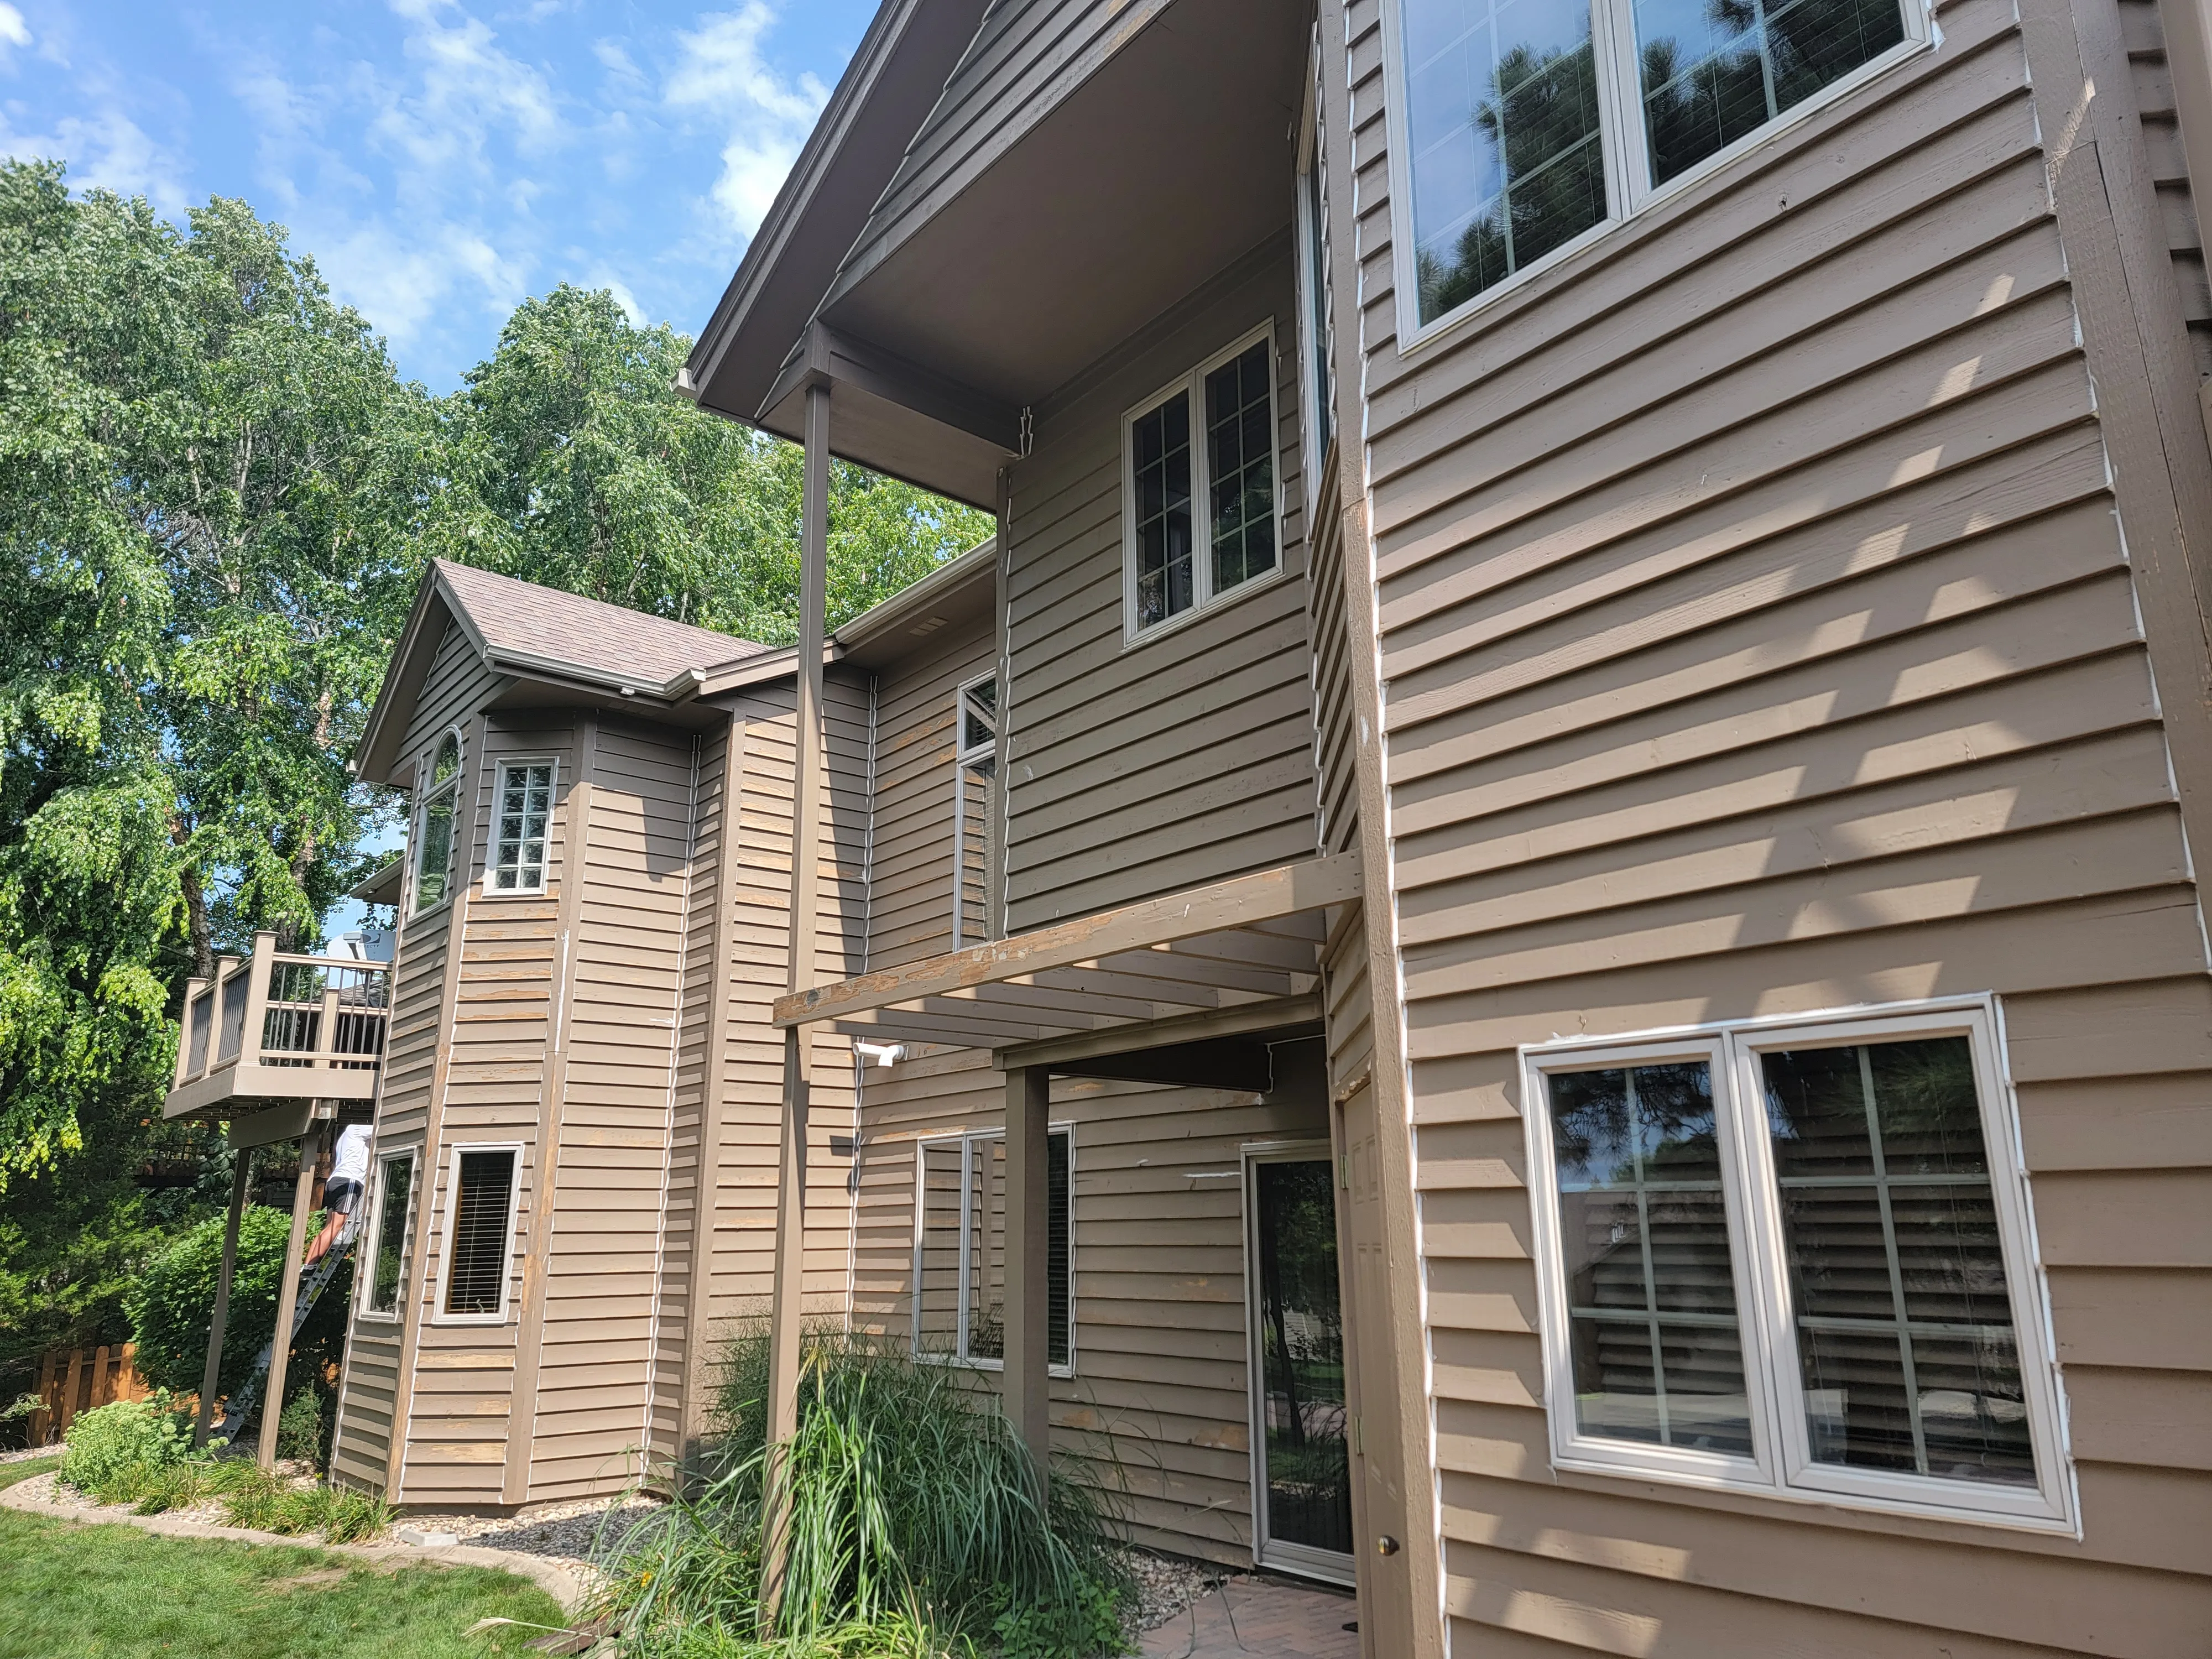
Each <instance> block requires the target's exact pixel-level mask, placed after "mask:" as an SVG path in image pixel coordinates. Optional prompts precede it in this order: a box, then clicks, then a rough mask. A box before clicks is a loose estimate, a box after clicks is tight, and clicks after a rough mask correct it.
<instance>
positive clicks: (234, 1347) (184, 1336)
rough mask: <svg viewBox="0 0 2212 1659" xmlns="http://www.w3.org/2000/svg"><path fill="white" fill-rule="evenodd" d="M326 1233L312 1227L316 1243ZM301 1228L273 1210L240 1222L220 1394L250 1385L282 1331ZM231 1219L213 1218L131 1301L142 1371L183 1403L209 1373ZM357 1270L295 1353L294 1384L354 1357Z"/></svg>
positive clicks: (153, 1266) (346, 1273)
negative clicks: (351, 1336) (295, 1236)
mask: <svg viewBox="0 0 2212 1659" xmlns="http://www.w3.org/2000/svg"><path fill="white" fill-rule="evenodd" d="M318 1225H319V1220H316V1219H313V1218H311V1219H310V1221H309V1223H308V1231H309V1232H310V1233H311V1234H312V1233H313V1231H314V1230H315V1228H316V1227H317V1226H318ZM291 1231H292V1218H291V1217H290V1216H289V1215H288V1214H286V1213H285V1212H283V1211H282V1210H280V1209H277V1208H276V1207H274V1206H270V1205H265V1204H254V1205H249V1206H247V1207H246V1212H245V1213H244V1214H243V1215H242V1216H241V1217H240V1221H239V1228H238V1267H237V1270H236V1272H235V1273H234V1276H233V1278H232V1280H231V1287H230V1313H229V1316H228V1319H227V1320H226V1321H225V1322H224V1325H223V1335H222V1371H221V1373H220V1381H219V1382H218V1383H216V1393H217V1394H218V1395H227V1394H228V1393H230V1392H231V1390H232V1389H235V1388H237V1387H238V1386H239V1384H240V1383H243V1382H245V1381H246V1376H247V1374H248V1372H249V1371H250V1370H252V1365H253V1361H254V1358H255V1357H256V1356H257V1355H258V1354H259V1353H260V1352H261V1350H262V1348H263V1347H264V1346H266V1345H267V1343H268V1341H269V1338H270V1334H271V1333H272V1332H273V1331H275V1330H276V1292H277V1289H278V1279H279V1275H280V1274H281V1273H282V1272H283V1263H284V1248H285V1245H286V1244H287V1243H289V1240H290V1237H291ZM222 1233H223V1218H222V1217H220V1216H216V1217H211V1218H209V1219H208V1220H206V1221H204V1222H202V1223H201V1224H200V1225H198V1226H197V1227H195V1228H193V1229H192V1230H191V1231H190V1232H188V1233H186V1234H185V1236H184V1237H181V1238H179V1240H177V1242H176V1243H173V1244H172V1245H171V1246H170V1247H169V1248H168V1249H166V1250H164V1251H163V1252H162V1253H161V1255H157V1256H155V1258H154V1259H153V1261H150V1262H149V1263H148V1264H147V1267H146V1269H145V1271H144V1272H143V1273H142V1274H141V1275H140V1276H139V1279H138V1282H137V1285H134V1286H133V1287H132V1289H131V1291H130V1293H129V1294H128V1295H127V1296H126V1297H125V1310H126V1311H127V1312H128V1313H129V1314H130V1316H131V1331H132V1333H133V1334H134V1337H135V1339H136V1340H137V1344H138V1350H137V1366H138V1370H139V1371H140V1373H141V1374H142V1375H143V1376H145V1377H146V1378H147V1379H148V1380H149V1382H153V1383H159V1384H161V1386H162V1387H164V1388H168V1389H176V1390H177V1391H178V1392H179V1393H183V1392H185V1390H187V1389H197V1388H198V1387H199V1385H200V1377H201V1375H202V1371H203V1369H204V1366H205V1365H206V1364H207V1344H208V1329H209V1327H210V1324H211V1323H212V1322H213V1321H214V1318H215V1291H216V1279H217V1277H218V1276H219V1275H220V1274H221V1273H222ZM352 1275H353V1268H352V1267H351V1265H350V1264H349V1265H348V1266H346V1267H341V1268H339V1269H338V1272H337V1277H336V1278H335V1279H332V1280H331V1283H330V1285H329V1286H328V1287H327V1288H325V1291H323V1296H322V1300H321V1301H319V1302H318V1303H317V1304H315V1308H314V1311H313V1313H311V1314H310V1315H309V1316H307V1323H306V1324H305V1325H303V1326H302V1327H301V1329H300V1334H299V1337H298V1339H297V1340H295V1342H294V1343H293V1345H292V1360H291V1372H292V1375H293V1376H309V1377H314V1376H321V1375H323V1374H324V1372H325V1370H328V1368H329V1367H331V1365H334V1364H337V1362H338V1360H339V1358H341V1357H342V1356H343V1353H344V1352H345V1308H346V1301H347V1291H348V1289H349V1286H350V1285H351V1284H352Z"/></svg>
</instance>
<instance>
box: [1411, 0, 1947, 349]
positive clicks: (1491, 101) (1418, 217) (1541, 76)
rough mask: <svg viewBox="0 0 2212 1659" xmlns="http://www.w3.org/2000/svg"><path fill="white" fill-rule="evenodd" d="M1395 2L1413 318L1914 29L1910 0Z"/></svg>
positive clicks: (1705, 158)
mask: <svg viewBox="0 0 2212 1659" xmlns="http://www.w3.org/2000/svg"><path fill="white" fill-rule="evenodd" d="M1395 19H1396V23H1397V40H1396V48H1395V59H1396V74H1397V78H1398V92H1399V95H1398V96H1397V98H1396V99H1395V100H1394V101H1395V104H1396V105H1397V106H1398V108H1397V109H1396V110H1395V112H1394V143H1393V149H1394V153H1395V155H1397V157H1398V161H1399V164H1398V166H1397V169H1396V173H1397V178H1396V188H1397V191H1399V193H1400V195H1401V199H1404V200H1406V201H1407V202H1409V203H1410V207H1411V212H1412V216H1413V225H1412V230H1413V235H1412V238H1411V245H1412V247H1413V262H1412V268H1411V270H1406V271H1402V272H1401V279H1400V280H1401V283H1404V284H1406V285H1407V287H1408V289H1409V290H1410V291H1409V294H1408V295H1407V298H1408V300H1409V301H1410V305H1409V307H1408V314H1407V319H1406V321H1407V328H1408V331H1409V332H1413V331H1419V329H1421V328H1423V327H1425V326H1426V325H1429V324H1431V323H1433V322H1435V321H1436V320H1437V319H1438V318H1440V317H1443V316H1445V315H1447V314H1448V313H1451V312H1454V311H1456V310H1457V309H1459V308H1460V307H1462V306H1463V305H1465V304H1467V303H1468V301H1471V300H1473V299H1474V298H1475V296H1477V295H1480V294H1483V293H1486V292H1487V291H1488V290H1490V289H1494V288H1496V287H1497V286H1498V284H1499V283H1503V282H1504V281H1505V280H1506V279H1507V278H1509V277H1510V276H1513V275H1514V274H1515V273H1516V272H1518V271H1522V270H1527V269H1528V268H1529V267H1530V266H1532V265H1534V264H1537V263H1538V262H1540V261H1541V260H1542V259H1544V258H1546V257H1547V256H1548V255H1550V254H1552V253H1553V252H1557V251H1558V250H1559V249H1561V248H1564V247H1565V246H1568V245H1569V244H1571V243H1572V242H1575V241H1576V240H1578V239H1579V238H1581V237H1582V236H1583V235H1584V234H1586V233H1588V232H1589V231H1592V230H1594V229H1595V228H1597V227H1599V226H1600V225H1602V224H1605V223H1607V222H1609V221H1613V220H1617V219H1621V218H1625V217H1626V216H1628V215H1629V214H1631V213H1633V212H1635V211H1636V210H1638V209H1639V208H1640V207H1642V206H1643V205H1644V204H1645V203H1646V202H1648V201H1649V200H1650V199H1651V197H1652V196H1653V195H1654V194H1655V193H1656V191H1660V190H1661V189H1662V188H1663V187H1665V186H1666V185H1669V184H1672V183H1673V182H1674V181H1675V180H1677V179H1681V178H1683V177H1685V176H1686V175H1687V174H1689V173H1692V172H1693V171H1695V170H1697V169H1698V168H1699V167H1703V166H1704V165H1705V164H1706V163H1708V162H1711V161H1713V160H1714V158H1716V157H1718V156H1721V155H1723V153H1725V152H1728V151H1730V150H1732V149H1734V148H1735V147H1736V146H1737V145H1739V144H1740V143H1745V142H1747V141H1748V140H1749V139H1750V137H1751V136H1752V135H1753V134H1754V133H1756V132H1758V131H1759V130H1760V129H1761V128H1763V127H1765V126H1766V125H1768V124H1769V123H1770V122H1772V121H1775V120H1778V119H1779V118H1782V117H1783V116H1784V115H1787V114H1789V113H1790V112H1792V111H1794V110H1802V109H1805V108H1808V107H1809V106H1810V105H1811V103H1812V101H1813V100H1814V99H1815V98H1816V97H1818V96H1819V95H1820V94H1822V93H1824V92H1826V91H1828V90H1829V89H1831V88H1837V87H1838V86H1839V85H1840V84H1841V83H1843V82H1845V81H1847V80H1849V79H1850V78H1852V77H1854V76H1856V75H1857V73H1858V72H1859V71H1861V70H1866V69H1867V68H1868V66H1869V65H1870V64H1875V62H1876V60H1878V59H1881V58H1885V57H1887V56H1888V55H1889V54H1891V53H1893V52H1895V51H1897V50H1898V49H1899V48H1901V47H1903V46H1905V43H1906V42H1907V41H1908V40H1923V39H1925V38H1926V34H1927V21H1926V15H1925V13H1924V11H1923V8H1922V5H1921V3H1920V0H1782V3H1778V4H1769V3H1766V0H1398V4H1397V6H1396V8H1395ZM1401 228H1403V227H1401Z"/></svg>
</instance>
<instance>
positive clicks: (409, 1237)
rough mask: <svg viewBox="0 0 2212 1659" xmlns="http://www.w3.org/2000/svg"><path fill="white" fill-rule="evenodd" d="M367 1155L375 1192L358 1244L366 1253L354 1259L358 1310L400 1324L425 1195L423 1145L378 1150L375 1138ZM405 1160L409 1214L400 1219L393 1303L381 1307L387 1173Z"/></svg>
mask: <svg viewBox="0 0 2212 1659" xmlns="http://www.w3.org/2000/svg"><path fill="white" fill-rule="evenodd" d="M368 1156H369V1162H370V1165H371V1167H372V1169H373V1170H374V1174H373V1176H372V1177H371V1186H372V1191H371V1194H370V1197H369V1202H368V1204H367V1205H366V1206H363V1207H364V1208H365V1209H366V1210H367V1212H368V1227H367V1229H366V1230H365V1231H363V1232H362V1237H361V1238H360V1240H359V1244H360V1245H361V1246H362V1247H363V1254H362V1255H356V1256H355V1258H354V1279H355V1289H356V1292H357V1296H356V1302H357V1306H356V1309H355V1312H356V1315H357V1316H359V1317H361V1318H362V1319H381V1320H385V1321H387V1322H391V1323H392V1324H397V1323H398V1322H399V1319H400V1317H401V1316H402V1315H403V1314H404V1313H405V1312H406V1310H407V1270H408V1268H409V1267H412V1266H413V1265H414V1264H413V1262H412V1261H410V1259H409V1258H410V1256H412V1255H413V1254H414V1249H415V1206H416V1201H417V1200H420V1199H421V1197H422V1182H421V1180H420V1179H419V1177H420V1176H421V1173H422V1148H421V1147H419V1146H407V1147H403V1148H401V1149H400V1150H399V1151H398V1152H379V1151H378V1150H377V1149H376V1145H375V1142H374V1139H372V1140H371V1141H370V1143H369V1148H368ZM403 1161H404V1163H405V1164H407V1165H408V1169H409V1175H408V1180H407V1213H406V1215H405V1216H404V1217H403V1218H401V1225H402V1228H403V1231H401V1233H400V1236H399V1283H398V1286H397V1287H395V1289H394V1291H393V1292H392V1306H391V1307H390V1308H388V1309H386V1308H379V1307H377V1306H376V1305H374V1297H375V1295H376V1242H377V1239H378V1238H379V1237H380V1236H381V1234H382V1232H383V1231H384V1229H383V1225H382V1224H383V1221H384V1200H385V1188H386V1185H387V1184H388V1182H389V1179H390V1176H389V1174H388V1171H389V1170H390V1167H391V1166H392V1164H398V1163H401V1162H403ZM364 1255H365V1256H366V1261H365V1262H364V1260H363V1256H364Z"/></svg>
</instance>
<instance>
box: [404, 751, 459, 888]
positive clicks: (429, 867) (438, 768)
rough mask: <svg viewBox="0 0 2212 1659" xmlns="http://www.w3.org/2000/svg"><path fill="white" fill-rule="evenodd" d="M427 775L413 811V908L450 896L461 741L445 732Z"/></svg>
mask: <svg viewBox="0 0 2212 1659" xmlns="http://www.w3.org/2000/svg"><path fill="white" fill-rule="evenodd" d="M428 771H429V776H428V779H426V780H425V781H424V782H423V784H422V793H421V803H422V804H421V805H418V806H417V807H416V809H415V909H416V912H417V913H418V914H419V913H421V912H422V911H424V910H430V909H435V908H437V907H438V906H439V905H441V904H443V903H444V902H446V900H447V898H448V897H450V896H452V890H453V809H454V805H455V803H456V802H457V801H458V800H459V797H460V788H461V740H460V738H459V737H458V736H457V735H456V734H454V733H453V732H447V733H446V735H445V736H444V737H443V738H441V739H440V740H439V743H438V752H437V754H436V755H435V757H433V758H432V760H431V762H430V764H429V768H428Z"/></svg>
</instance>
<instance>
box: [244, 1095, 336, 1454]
mask: <svg viewBox="0 0 2212 1659" xmlns="http://www.w3.org/2000/svg"><path fill="white" fill-rule="evenodd" d="M322 1155H323V1126H322V1125H321V1124H320V1123H311V1124H309V1125H308V1126H307V1133H306V1134H305V1135H304V1136H302V1137H301V1140H300V1174H299V1177H298V1179H297V1180H295V1182H293V1183H292V1234H291V1242H290V1243H288V1244H287V1245H286V1246H285V1247H284V1271H283V1274H282V1275H281V1276H280V1277H279V1278H278V1279H277V1281H276V1330H275V1331H273V1332H272V1333H270V1339H269V1381H268V1384H267V1386H265V1387H264V1389H262V1390H261V1444H260V1447H259V1449H258V1455H257V1457H256V1460H255V1461H256V1462H258V1463H259V1464H260V1465H261V1467H262V1468H264V1469H270V1468H276V1424H277V1419H279V1418H281V1417H283V1414H284V1373H285V1371H286V1370H287V1369H288V1368H289V1366H290V1364H291V1359H292V1310H293V1309H294V1308H295V1307H296V1306H298V1305H299V1301H300V1253H301V1251H302V1250H303V1249H306V1248H307V1201H308V1200H309V1199H311V1198H313V1196H314V1193H315V1160H316V1159H317V1158H320V1157H321V1156H322Z"/></svg>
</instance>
